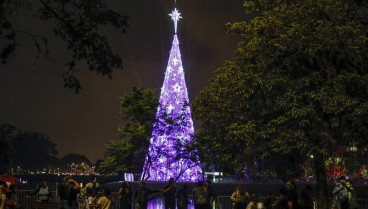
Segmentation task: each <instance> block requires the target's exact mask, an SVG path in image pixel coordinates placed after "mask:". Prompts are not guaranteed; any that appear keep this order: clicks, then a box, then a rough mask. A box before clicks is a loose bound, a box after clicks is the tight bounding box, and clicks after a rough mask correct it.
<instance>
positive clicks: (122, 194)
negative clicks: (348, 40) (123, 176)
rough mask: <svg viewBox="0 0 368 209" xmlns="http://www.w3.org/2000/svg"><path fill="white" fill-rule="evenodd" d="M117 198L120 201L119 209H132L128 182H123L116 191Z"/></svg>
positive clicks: (130, 190)
mask: <svg viewBox="0 0 368 209" xmlns="http://www.w3.org/2000/svg"><path fill="white" fill-rule="evenodd" d="M118 198H119V200H120V209H131V208H132V189H131V187H130V183H129V182H124V183H123V184H122V185H121V188H120V189H119V191H118Z"/></svg>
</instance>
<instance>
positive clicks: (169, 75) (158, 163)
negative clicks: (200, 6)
mask: <svg viewBox="0 0 368 209" xmlns="http://www.w3.org/2000/svg"><path fill="white" fill-rule="evenodd" d="M170 16H171V19H172V20H173V21H174V26H175V34H174V40H173V44H172V47H171V51H170V57H169V62H168V66H167V68H166V73H165V80H164V84H163V86H162V89H161V95H160V100H159V102H160V105H159V107H158V109H157V113H156V122H155V124H154V126H153V130H152V135H151V139H150V146H149V149H148V153H147V156H146V160H145V167H146V165H147V172H145V171H144V172H143V174H142V179H144V178H145V177H146V176H147V175H148V173H149V174H150V178H149V180H151V181H167V180H169V179H170V178H174V179H177V181H197V180H198V179H202V169H201V166H200V161H199V157H198V155H197V150H196V149H191V150H190V149H188V147H190V145H191V142H192V139H193V135H194V127H193V121H192V117H191V111H190V107H189V99H188V92H187V87H186V83H185V78H184V69H183V65H182V61H181V55H180V49H179V41H178V37H177V34H176V33H177V32H176V31H177V21H178V20H179V19H180V18H181V16H180V13H179V12H178V10H177V9H174V11H173V12H172V13H171V14H170Z"/></svg>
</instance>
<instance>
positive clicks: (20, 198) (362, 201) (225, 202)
mask: <svg viewBox="0 0 368 209" xmlns="http://www.w3.org/2000/svg"><path fill="white" fill-rule="evenodd" d="M31 192H33V190H18V191H17V193H16V194H17V196H16V198H17V202H18V204H19V206H20V208H24V209H31V203H32V202H36V201H37V195H33V196H31V197H30V198H26V196H27V195H28V194H30V193H31ZM111 199H112V201H113V209H118V208H120V200H119V199H118V195H117V192H112V193H111ZM264 200H265V197H260V201H261V202H264ZM329 201H330V205H331V202H332V199H329ZM50 202H58V201H57V198H56V193H55V191H52V197H51V199H50ZM357 203H358V205H359V208H358V209H368V197H367V198H359V199H357ZM148 208H149V209H150V208H151V209H161V208H162V209H163V208H165V207H164V199H163V198H160V197H159V198H156V199H154V200H152V201H151V204H150V205H149V207H148ZM188 208H189V209H191V208H194V206H193V203H192V196H190V205H189V207H188ZM231 208H232V201H231V199H230V196H217V197H216V198H215V200H214V204H213V209H231ZM315 209H317V207H316V204H315Z"/></svg>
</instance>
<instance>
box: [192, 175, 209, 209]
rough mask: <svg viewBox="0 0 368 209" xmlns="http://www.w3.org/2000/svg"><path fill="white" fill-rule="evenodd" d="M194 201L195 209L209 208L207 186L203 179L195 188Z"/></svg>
mask: <svg viewBox="0 0 368 209" xmlns="http://www.w3.org/2000/svg"><path fill="white" fill-rule="evenodd" d="M192 192H193V201H194V208H195V209H208V208H207V207H208V205H207V197H208V192H207V188H206V187H205V186H204V184H203V181H198V184H197V186H196V187H195V188H194V189H193V191H192Z"/></svg>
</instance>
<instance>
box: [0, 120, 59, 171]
mask: <svg viewBox="0 0 368 209" xmlns="http://www.w3.org/2000/svg"><path fill="white" fill-rule="evenodd" d="M0 142H1V143H2V145H3V146H1V149H2V150H3V152H1V156H2V157H1V158H2V161H1V164H3V165H4V166H5V165H6V167H5V168H4V169H3V172H6V171H8V169H9V168H10V167H11V166H14V167H15V166H20V167H21V168H22V169H24V170H35V169H41V168H46V167H48V166H49V165H50V164H48V163H49V162H50V159H51V158H55V156H56V155H57V150H56V144H55V143H54V142H52V141H51V140H50V138H49V137H47V136H45V135H44V134H42V133H37V132H31V131H20V130H17V129H16V128H15V127H14V126H12V125H6V124H4V125H1V126H0Z"/></svg>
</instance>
